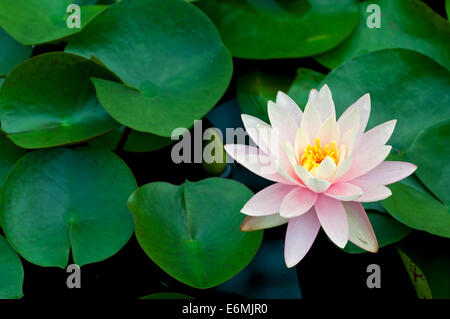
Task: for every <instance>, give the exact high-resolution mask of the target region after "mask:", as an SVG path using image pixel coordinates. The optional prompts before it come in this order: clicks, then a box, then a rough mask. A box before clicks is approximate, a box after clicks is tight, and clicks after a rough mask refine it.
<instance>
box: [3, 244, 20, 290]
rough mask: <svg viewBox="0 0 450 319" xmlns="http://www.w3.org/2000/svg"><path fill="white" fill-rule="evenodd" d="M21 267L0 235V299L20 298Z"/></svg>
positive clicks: (18, 260) (16, 256) (14, 254)
mask: <svg viewBox="0 0 450 319" xmlns="http://www.w3.org/2000/svg"><path fill="white" fill-rule="evenodd" d="M22 284H23V267H22V262H21V261H20V258H19V256H18V255H17V254H16V252H15V251H14V250H13V249H12V248H11V246H10V245H9V243H8V242H7V241H6V239H5V238H4V237H3V236H1V235H0V299H13V298H21V297H22V295H23V294H22Z"/></svg>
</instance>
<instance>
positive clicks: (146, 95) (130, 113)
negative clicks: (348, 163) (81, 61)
mask: <svg viewBox="0 0 450 319" xmlns="http://www.w3.org/2000/svg"><path fill="white" fill-rule="evenodd" d="M161 12H164V14H161ZM187 17H188V18H187ZM66 51H67V52H72V53H76V54H79V55H82V56H84V57H87V58H90V57H91V56H93V57H95V59H97V60H99V61H101V62H102V63H103V64H104V65H105V66H106V67H107V68H108V69H110V70H111V71H113V72H114V73H115V74H116V75H118V76H119V77H120V78H121V79H122V80H123V82H124V83H125V85H123V84H119V83H115V82H111V81H107V80H101V79H93V83H94V85H95V88H96V92H97V96H98V98H99V100H100V102H101V104H102V105H103V107H104V108H105V109H106V111H107V112H108V113H109V114H110V115H111V116H112V117H113V118H114V119H116V120H117V121H118V122H120V123H121V124H123V125H125V126H128V127H131V128H132V129H135V130H137V131H141V132H147V133H153V134H156V135H160V136H165V137H170V136H171V133H172V131H173V130H174V129H175V128H178V127H185V128H188V127H191V126H192V125H193V124H194V122H193V121H194V120H195V119H199V118H201V117H203V116H204V115H205V114H206V113H208V111H209V110H210V109H211V108H212V107H213V106H214V105H215V104H216V103H217V101H218V100H219V99H220V97H221V96H222V94H223V93H224V92H225V90H226V88H227V86H228V84H229V81H230V79H231V73H232V60H231V56H230V54H229V53H228V50H227V49H226V48H225V47H224V46H223V44H222V42H221V40H220V36H219V34H218V32H217V30H216V29H215V27H214V25H213V24H212V23H211V21H210V20H209V19H208V18H207V17H206V16H205V15H204V14H203V13H202V12H201V11H200V10H199V9H197V8H196V7H195V6H193V5H192V4H189V3H186V2H184V1H180V0H165V1H157V0H128V1H122V2H119V3H116V4H113V5H111V6H110V7H109V8H108V9H107V10H105V11H104V12H103V13H102V14H101V15H99V16H98V17H97V18H96V19H95V20H94V21H93V22H92V23H90V24H89V25H88V26H87V27H86V28H85V29H84V30H83V31H82V32H80V33H79V34H77V35H76V36H75V37H74V38H73V39H72V40H71V41H70V42H69V44H68V46H67V47H66Z"/></svg>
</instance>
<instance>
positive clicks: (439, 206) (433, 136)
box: [382, 120, 450, 237]
mask: <svg viewBox="0 0 450 319" xmlns="http://www.w3.org/2000/svg"><path fill="white" fill-rule="evenodd" d="M449 139H450V120H445V121H442V122H439V123H437V124H435V125H432V126H430V127H429V128H427V129H425V130H423V131H422V132H421V134H419V135H418V136H417V138H416V139H415V141H414V143H413V144H412V146H411V148H410V149H409V150H408V151H407V152H406V154H405V158H406V159H407V160H409V161H412V162H413V163H415V164H416V165H417V167H418V168H417V171H416V174H417V176H418V177H419V179H420V180H421V181H422V182H423V183H424V184H425V185H426V186H427V188H428V189H429V190H431V191H432V192H433V194H434V195H435V196H436V197H437V198H436V197H433V196H431V195H430V194H428V193H426V191H425V190H421V189H419V188H417V187H412V186H411V185H405V184H403V183H397V184H394V185H391V186H389V187H390V189H391V190H392V193H393V195H392V196H391V197H390V198H388V199H385V200H384V201H382V205H383V206H384V207H385V208H386V210H387V211H388V212H389V213H390V214H391V215H392V216H394V217H395V218H397V219H398V220H400V221H401V222H403V223H405V224H406V225H408V226H410V227H413V228H416V229H420V230H425V231H428V232H430V233H433V234H436V235H439V236H445V237H450V206H449V205H450V197H449V195H448V189H449V187H450V183H449V179H450V169H449V165H448V158H449V157H450V150H449V148H448V145H447V144H448V140H449ZM438 199H439V200H438Z"/></svg>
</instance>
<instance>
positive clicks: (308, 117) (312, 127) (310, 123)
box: [301, 101, 322, 139]
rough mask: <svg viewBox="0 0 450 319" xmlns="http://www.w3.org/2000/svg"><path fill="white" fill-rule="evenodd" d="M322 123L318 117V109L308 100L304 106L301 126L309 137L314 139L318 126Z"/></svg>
mask: <svg viewBox="0 0 450 319" xmlns="http://www.w3.org/2000/svg"><path fill="white" fill-rule="evenodd" d="M321 125H322V120H321V119H320V114H319V111H318V110H317V107H316V106H315V105H314V103H311V101H308V103H307V104H306V107H305V112H304V113H303V118H302V124H301V128H302V129H304V130H305V131H306V133H308V136H309V137H310V138H311V139H314V137H315V136H317V134H318V132H319V128H320V126H321Z"/></svg>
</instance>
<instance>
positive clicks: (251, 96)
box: [237, 70, 293, 123]
mask: <svg viewBox="0 0 450 319" xmlns="http://www.w3.org/2000/svg"><path fill="white" fill-rule="evenodd" d="M292 80H293V78H292V77H291V76H289V75H285V74H275V73H269V72H263V71H257V70H255V71H251V72H249V73H246V74H244V75H243V76H241V77H239V78H238V80H237V98H238V102H239V107H240V108H241V110H242V113H244V114H249V115H253V116H256V117H257V118H260V119H261V120H263V121H265V122H267V123H269V115H268V114H267V102H268V101H269V100H273V101H275V99H276V96H277V92H278V90H281V91H283V92H287V91H288V89H289V87H290V85H291V83H292Z"/></svg>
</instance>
